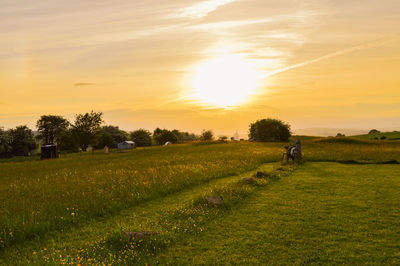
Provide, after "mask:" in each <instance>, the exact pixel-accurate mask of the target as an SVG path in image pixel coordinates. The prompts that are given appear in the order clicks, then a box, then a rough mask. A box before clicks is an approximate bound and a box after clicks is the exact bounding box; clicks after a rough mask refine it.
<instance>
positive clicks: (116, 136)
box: [96, 125, 128, 148]
mask: <svg viewBox="0 0 400 266" xmlns="http://www.w3.org/2000/svg"><path fill="white" fill-rule="evenodd" d="M127 139H128V133H127V132H125V131H124V130H121V129H119V127H118V126H111V125H109V126H103V127H102V130H101V134H100V136H99V138H98V140H99V141H98V143H97V145H96V148H104V146H108V147H109V148H116V147H117V144H118V143H120V142H123V141H125V140H127Z"/></svg>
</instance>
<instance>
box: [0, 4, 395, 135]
mask: <svg viewBox="0 0 400 266" xmlns="http://www.w3.org/2000/svg"><path fill="white" fill-rule="evenodd" d="M399 25H400V1H398V0H351V1H349V0H302V1H300V0H197V1H193V0H146V1H138V0H129V1H128V0H113V1H108V0H107V1H106V0H96V1H92V0H89V1H81V0H79V1H78V0H68V1H66V0H36V1H31V0H0V126H2V127H4V128H11V127H15V126H17V125H22V124H26V125H28V126H29V127H31V128H32V129H34V128H35V123H36V120H37V119H38V118H39V117H40V115H44V114H55V115H62V116H65V117H66V118H68V119H70V120H71V121H73V119H74V115H75V114H78V113H85V112H89V111H91V110H95V111H101V112H103V113H104V120H105V122H106V124H111V125H118V126H120V128H122V129H125V130H135V129H138V128H146V129H149V130H153V129H154V128H156V127H162V128H168V129H174V128H176V129H180V130H185V131H191V132H196V133H199V132H200V131H201V130H202V129H212V130H214V132H215V133H216V134H233V133H234V132H236V131H238V132H239V133H240V134H246V132H247V131H248V126H249V124H250V123H252V122H254V121H256V120H258V119H262V118H278V119H281V120H283V121H286V122H288V123H290V124H291V125H292V129H293V130H294V131H295V132H296V131H298V132H305V131H304V129H312V128H339V129H340V128H346V129H359V130H367V129H371V128H378V129H393V130H394V129H400V28H399ZM207 80H210V81H209V82H206V81H207ZM235 97H236V98H235ZM302 130H303V131H302ZM307 133H309V134H312V133H313V132H312V131H310V132H307Z"/></svg>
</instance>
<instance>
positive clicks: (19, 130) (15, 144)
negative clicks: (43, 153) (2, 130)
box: [9, 126, 36, 156]
mask: <svg viewBox="0 0 400 266" xmlns="http://www.w3.org/2000/svg"><path fill="white" fill-rule="evenodd" d="M9 132H10V137H11V147H12V151H13V154H14V155H17V156H28V155H29V153H30V151H32V150H34V149H35V148H36V142H35V139H34V137H33V132H32V130H31V129H29V128H28V127H27V126H18V127H16V128H15V129H10V131H9Z"/></svg>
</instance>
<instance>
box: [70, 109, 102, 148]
mask: <svg viewBox="0 0 400 266" xmlns="http://www.w3.org/2000/svg"><path fill="white" fill-rule="evenodd" d="M102 117H103V113H101V112H93V111H91V112H90V113H86V114H79V115H76V117H75V123H74V125H73V126H72V132H73V136H74V138H75V141H76V143H77V144H78V146H79V147H80V148H81V149H82V150H83V151H86V149H87V147H88V146H89V145H92V146H96V144H97V142H98V139H99V137H100V135H101V124H102V123H103V119H102Z"/></svg>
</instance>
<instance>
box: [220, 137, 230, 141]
mask: <svg viewBox="0 0 400 266" xmlns="http://www.w3.org/2000/svg"><path fill="white" fill-rule="evenodd" d="M218 140H219V141H228V137H227V136H220V137H219V138H218Z"/></svg>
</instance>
